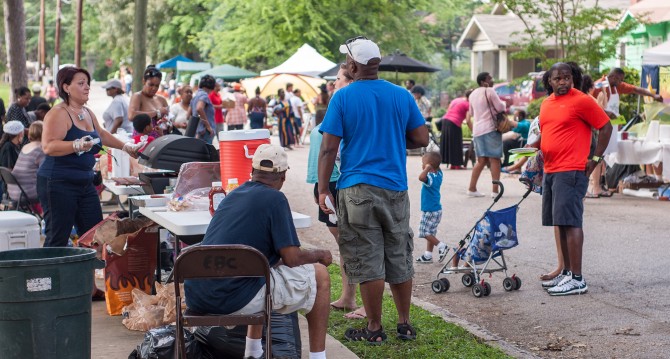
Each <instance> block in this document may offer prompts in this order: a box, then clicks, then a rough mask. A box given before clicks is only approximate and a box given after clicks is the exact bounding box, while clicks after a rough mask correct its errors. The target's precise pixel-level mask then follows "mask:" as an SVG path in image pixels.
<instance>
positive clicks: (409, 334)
mask: <svg viewBox="0 0 670 359" xmlns="http://www.w3.org/2000/svg"><path fill="white" fill-rule="evenodd" d="M397 331H398V334H396V338H398V339H401V340H415V339H416V330H414V327H412V326H411V325H410V324H408V323H400V324H398V329H397Z"/></svg>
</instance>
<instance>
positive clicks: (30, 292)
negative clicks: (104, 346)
mask: <svg viewBox="0 0 670 359" xmlns="http://www.w3.org/2000/svg"><path fill="white" fill-rule="evenodd" d="M102 267H104V264H103V263H102V262H101V261H99V260H97V259H96V257H95V250H94V249H85V248H33V249H18V250H14V251H5V252H0V358H3V359H19V358H20V359H29V358H34V359H43V358H69V359H79V358H81V359H84V358H86V359H89V358H90V357H91V294H92V291H93V270H94V269H96V268H102Z"/></svg>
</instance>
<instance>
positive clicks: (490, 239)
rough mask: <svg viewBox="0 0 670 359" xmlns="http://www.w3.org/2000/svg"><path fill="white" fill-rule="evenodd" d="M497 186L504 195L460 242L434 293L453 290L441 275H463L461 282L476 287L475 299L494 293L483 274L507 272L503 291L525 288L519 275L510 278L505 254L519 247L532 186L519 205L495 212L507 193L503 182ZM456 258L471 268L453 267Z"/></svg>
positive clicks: (433, 287) (499, 196) (435, 283)
mask: <svg viewBox="0 0 670 359" xmlns="http://www.w3.org/2000/svg"><path fill="white" fill-rule="evenodd" d="M493 183H494V184H497V185H498V186H500V192H499V193H498V195H497V196H496V198H495V199H493V203H492V204H491V205H490V206H489V208H487V209H486V212H485V213H484V215H483V216H482V217H481V218H479V220H478V221H477V222H476V223H475V225H474V226H473V227H472V228H471V229H470V231H468V233H467V235H466V236H465V238H463V239H462V240H461V241H460V242H458V248H456V249H455V250H454V253H453V254H452V256H451V257H450V258H449V260H448V261H447V263H446V264H445V265H444V267H442V269H440V271H439V272H438V273H437V279H436V280H434V281H433V283H432V285H431V287H432V289H433V292H435V293H442V292H446V291H448V290H449V287H450V284H449V280H448V279H447V278H440V276H441V275H445V274H461V273H462V274H463V276H462V277H461V282H462V283H463V285H464V286H466V287H472V294H473V295H474V296H475V297H477V298H480V297H482V296H488V295H489V294H491V285H490V284H489V283H487V282H486V281H484V279H483V278H482V275H483V274H484V273H493V272H501V271H502V272H504V273H505V279H504V280H503V288H505V290H506V291H508V292H509V291H512V290H517V289H519V288H521V279H520V278H519V277H517V276H516V274H513V275H512V276H511V277H510V276H508V275H507V263H506V262H505V255H504V253H503V252H504V251H505V250H507V249H511V248H514V247H516V246H517V245H518V244H519V241H518V239H517V234H516V212H517V211H518V209H519V204H521V202H523V200H525V199H526V197H528V195H529V194H530V192H532V186H529V189H528V190H527V191H526V193H525V194H524V195H523V197H522V198H521V200H520V201H519V202H517V204H515V205H513V206H511V207H508V208H505V209H501V210H497V211H491V208H492V207H493V206H494V205H495V204H496V202H498V200H499V199H500V198H501V197H502V196H503V193H504V192H505V188H504V187H503V184H502V183H501V182H500V181H493ZM527 185H528V184H527ZM454 256H459V258H460V260H461V261H464V262H465V263H467V266H464V267H461V266H459V267H458V268H453V267H452V268H450V265H451V262H452V260H453V258H454ZM445 258H446V256H444V257H442V258H441V259H440V262H442V261H443V260H444V259H445Z"/></svg>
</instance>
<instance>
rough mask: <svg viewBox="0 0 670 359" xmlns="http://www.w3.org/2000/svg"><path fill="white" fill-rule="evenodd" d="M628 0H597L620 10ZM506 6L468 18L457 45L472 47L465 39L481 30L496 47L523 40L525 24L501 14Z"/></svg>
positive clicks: (548, 42) (537, 24) (592, 0)
mask: <svg viewBox="0 0 670 359" xmlns="http://www.w3.org/2000/svg"><path fill="white" fill-rule="evenodd" d="M595 1H596V0H587V1H585V3H584V4H583V6H584V7H589V6H591V7H592V6H594V5H595ZM646 1H653V2H659V3H660V2H668V0H644V1H642V2H646ZM629 5H630V0H599V6H600V7H602V8H607V9H609V8H616V9H621V10H622V11H623V10H625V9H626V8H628V6H629ZM505 8H506V7H504V5H500V4H497V5H496V6H494V8H493V11H492V14H490V15H488V14H476V15H473V16H472V18H471V19H470V22H469V23H468V25H467V26H466V28H465V31H463V34H462V35H461V38H460V39H459V40H458V44H457V45H456V46H457V47H469V48H472V46H471V45H469V44H468V43H467V42H466V41H467V40H471V41H472V40H475V38H476V37H477V35H478V34H479V33H480V32H481V33H482V34H483V35H484V36H485V37H486V38H487V39H488V40H489V41H490V42H491V44H493V45H494V46H496V47H505V46H510V45H512V44H513V43H515V42H519V41H520V40H523V38H524V37H526V36H528V35H526V34H525V30H526V26H525V25H524V23H523V21H521V19H520V18H519V17H518V16H517V15H515V14H513V13H512V12H509V11H508V12H507V13H506V14H503V12H504V10H505ZM529 21H530V22H531V25H533V26H535V27H536V28H538V29H539V28H541V23H540V21H539V20H538V19H529ZM544 45H545V46H553V45H554V42H553V40H552V39H546V40H545V43H544Z"/></svg>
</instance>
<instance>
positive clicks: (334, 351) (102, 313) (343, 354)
mask: <svg viewBox="0 0 670 359" xmlns="http://www.w3.org/2000/svg"><path fill="white" fill-rule="evenodd" d="M98 282H99V283H98V285H100V284H102V282H101V281H98ZM92 315H93V327H92V330H91V331H92V333H91V358H96V359H122V358H123V359H125V358H127V357H128V355H129V354H130V353H131V352H132V351H133V349H135V348H137V346H138V345H140V343H142V340H143V339H144V332H138V331H132V330H128V329H126V327H125V326H124V325H123V324H122V323H121V319H122V318H121V316H110V315H108V314H107V308H106V306H105V302H93V308H92ZM299 318H300V339H301V341H302V358H303V359H307V358H309V338H308V336H307V320H306V319H305V317H303V316H302V315H300V316H299ZM326 355H327V356H328V357H329V358H337V359H354V358H358V357H357V356H356V355H355V354H354V353H352V352H351V351H350V350H349V349H347V347H345V346H344V345H342V343H340V342H339V341H337V340H336V339H335V338H333V337H331V336H330V335H329V336H327V337H326Z"/></svg>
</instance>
